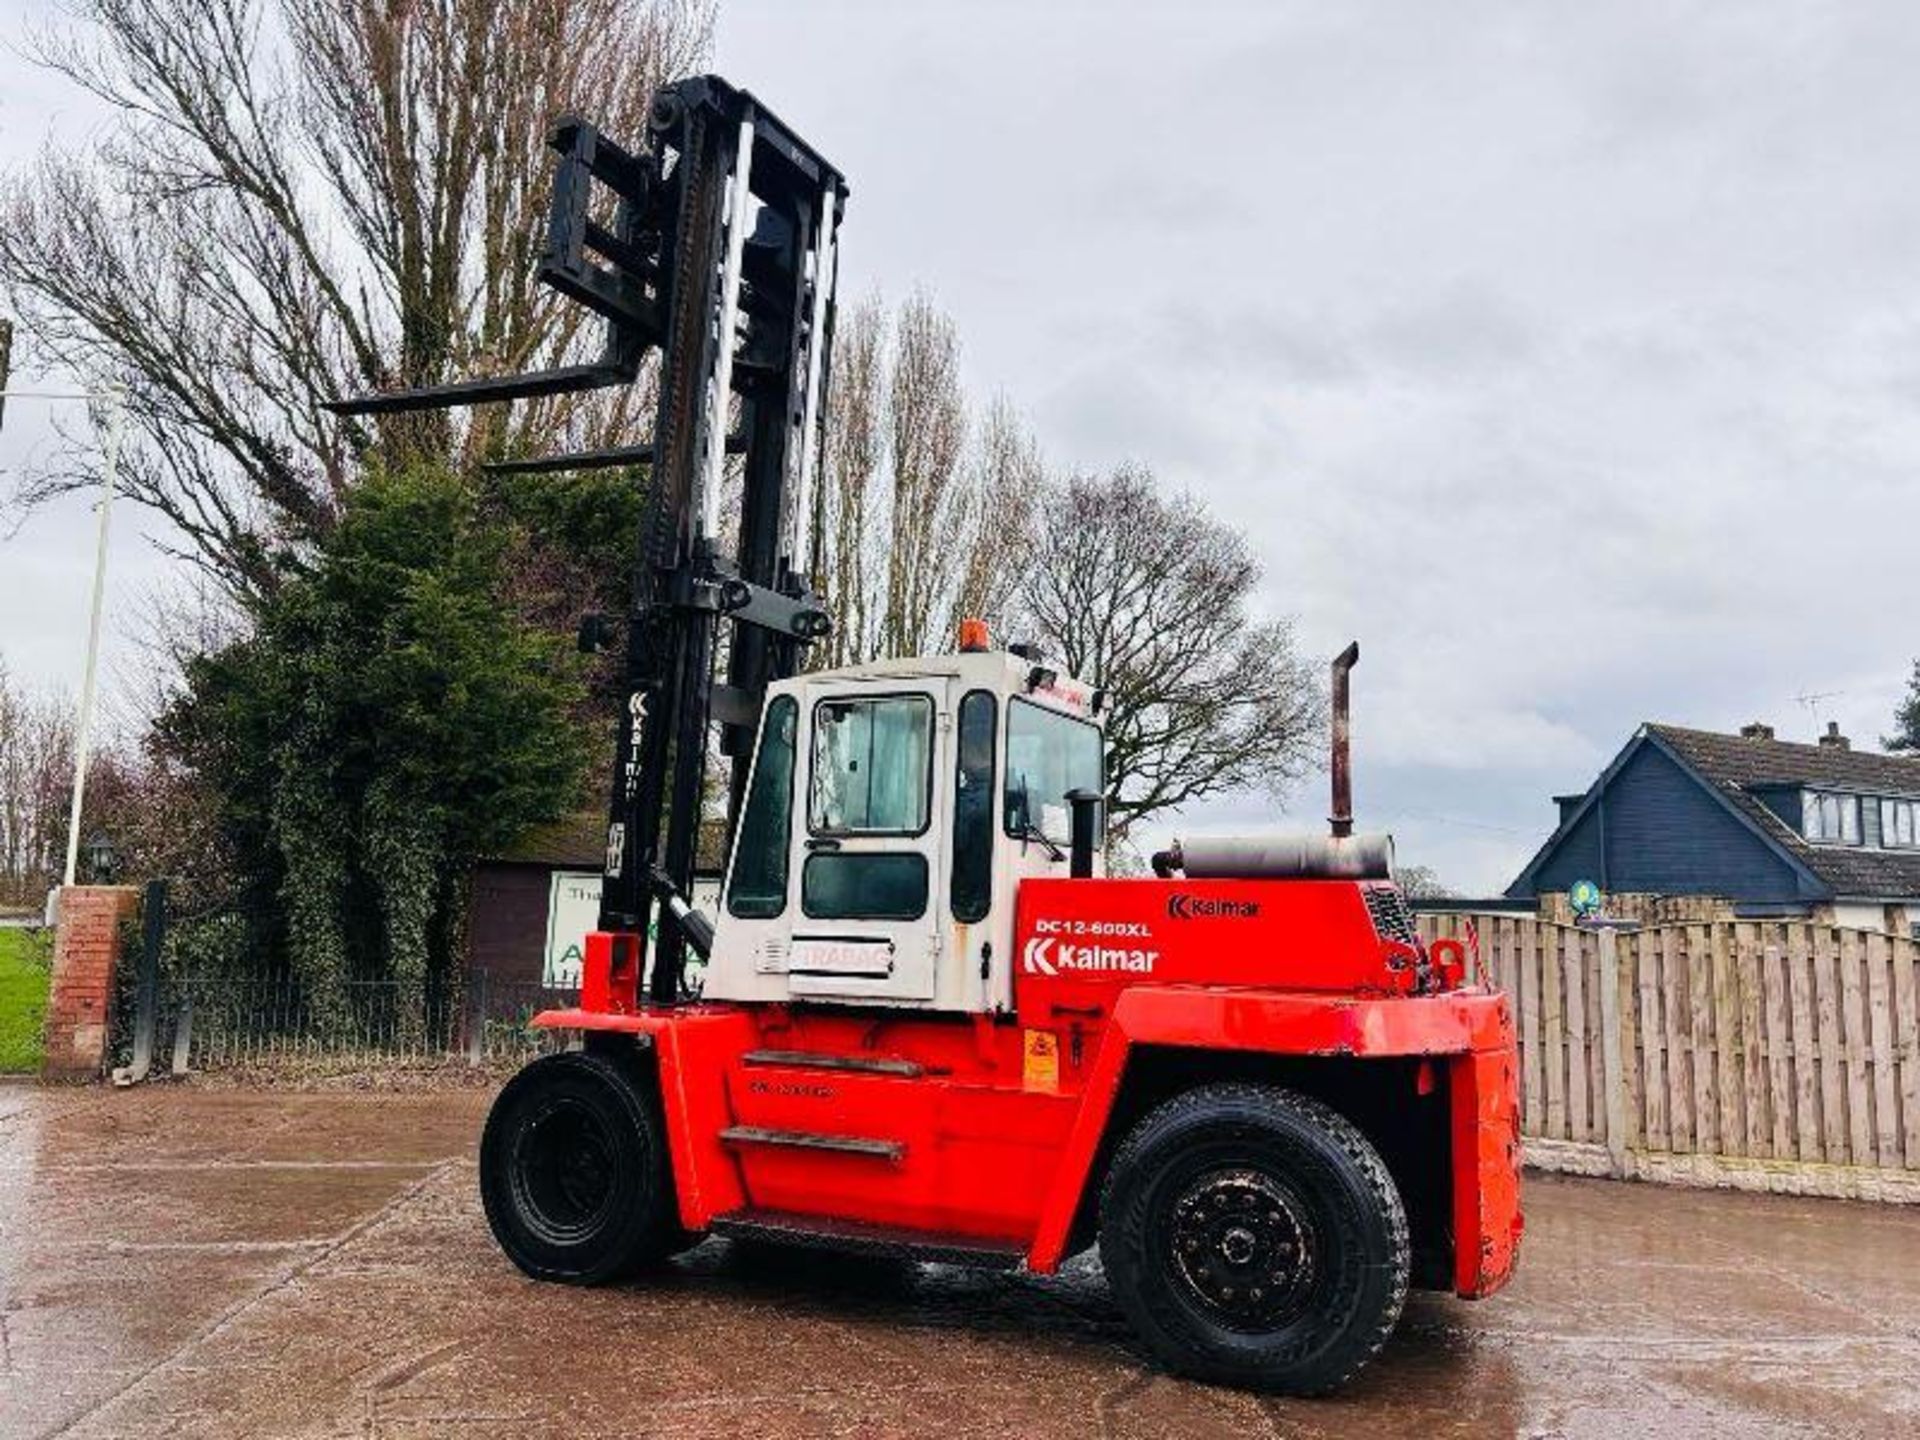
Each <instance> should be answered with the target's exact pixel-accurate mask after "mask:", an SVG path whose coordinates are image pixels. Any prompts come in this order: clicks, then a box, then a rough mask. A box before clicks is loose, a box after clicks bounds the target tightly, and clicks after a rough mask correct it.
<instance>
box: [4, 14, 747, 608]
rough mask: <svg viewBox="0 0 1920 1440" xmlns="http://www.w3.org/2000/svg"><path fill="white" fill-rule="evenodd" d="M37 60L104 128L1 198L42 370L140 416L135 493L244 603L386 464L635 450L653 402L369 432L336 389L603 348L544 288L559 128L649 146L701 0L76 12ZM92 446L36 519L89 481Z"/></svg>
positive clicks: (135, 434) (701, 24)
mask: <svg viewBox="0 0 1920 1440" xmlns="http://www.w3.org/2000/svg"><path fill="white" fill-rule="evenodd" d="M75 11H76V15H75V19H76V22H77V23H75V24H73V25H71V26H69V27H67V28H66V29H63V30H61V31H59V32H56V33H54V34H51V35H48V36H43V37H41V39H40V41H39V46H38V58H40V60H41V61H42V62H43V63H44V64H46V65H48V66H50V67H51V68H53V69H54V70H56V71H58V72H60V73H62V74H64V75H65V76H67V77H68V78H70V79H71V80H72V81H74V82H75V83H76V84H78V85H79V86H81V87H83V88H84V89H86V90H87V91H89V92H91V93H92V94H93V95H94V96H96V97H98V98H99V99H101V100H103V101H105V102H106V104H107V105H108V106H109V107H110V108H111V111H112V113H113V115H114V117H115V119H114V123H113V124H112V125H111V126H110V127H109V128H108V130H107V131H106V132H105V134H104V136H103V137H102V138H101V139H100V140H99V141H98V142H97V143H96V144H95V145H93V146H92V147H91V148H90V149H89V150H88V151H86V152H84V153H72V152H69V151H63V150H60V149H57V148H49V149H48V150H47V151H46V152H45V154H44V155H43V156H42V157H41V159H40V161H39V162H38V164H37V165H36V166H34V167H32V168H31V169H30V170H28V171H26V172H24V173H20V174H16V175H14V176H13V177H11V179H10V182H9V183H8V184H7V185H6V187H5V189H4V192H3V193H0V285H4V287H5V289H6V291H7V293H8V294H9V295H10V297H11V298H12V300H13V302H14V304H15V306H16V308H17V309H18V311H19V313H20V315H21V317H22V320H23V322H24V323H23V325H22V328H21V338H22V340H23V341H25V342H28V343H29V344H30V345H31V347H32V350H33V352H34V356H35V358H36V360H38V361H39V362H41V363H43V364H44V363H53V364H57V365H62V366H66V367H70V368H73V369H75V370H78V371H82V372H85V373H88V374H90V375H97V376H100V377H102V378H110V379H113V380H115V381H117V382H118V383H120V384H122V385H123V386H124V387H125V388H126V391H127V394H128V400H129V420H130V437H129V438H130V442H131V443H130V445H129V449H128V453H127V455H126V459H125V469H124V473H123V481H122V483H123V485H124V487H125V489H126V490H127V492H128V493H130V494H131V495H132V496H133V497H134V498H136V499H138V500H140V501H142V502H143V503H145V504H147V505H149V506H151V507H152V508H154V509H155V510H157V511H159V512H160V513H161V514H162V515H164V516H165V517H166V518H167V519H168V520H169V521H170V522H172V527H173V529H174V530H175V531H176V532H177V534H178V535H179V536H180V537H181V544H182V547H183V549H184V551H185V553H186V554H187V555H188V556H189V558H191V559H192V560H193V561H195V562H196V563H198V564H199V565H201V566H202V567H203V568H205V569H206V570H207V571H208V572H209V573H211V574H212V575H214V576H216V577H217V578H218V579H219V580H220V581H221V582H222V583H224V584H226V585H229V586H231V587H234V588H236V589H242V590H244V589H259V588H264V587H267V586H270V585H271V584H272V583H273V577H274V575H275V573H276V562H275V555H276V551H277V550H278V549H279V548H280V547H282V546H284V545H286V544H288V543H294V544H298V543H299V542H300V541H301V540H302V539H303V538H305V537H307V536H310V535H312V534H315V533H317V532H319V531H322V530H324V529H325V528H326V527H327V526H328V525H329V524H330V522H331V520H332V518H333V516H334V514H335V513H336V508H337V505H338V501H339V498H340V495H341V493H342V491H343V489H344V487H346V486H347V485H349V484H351V483H352V480H353V478H354V475H355V474H356V472H357V470H358V468H359V466H360V465H361V464H362V463H363V461H364V460H365V458H366V457H367V455H368V453H369V451H371V450H374V449H376V448H384V449H388V450H393V449H401V450H404V449H407V448H410V447H422V448H426V449H429V450H433V451H436V452H439V453H441V454H446V453H448V452H449V451H451V453H453V454H454V455H455V457H456V459H459V460H463V461H471V460H473V459H475V458H478V457H480V456H482V455H485V454H488V453H499V452H512V451H518V450H521V449H526V448H532V447H534V446H539V445H544V444H547V443H551V442H552V441H554V440H555V439H556V438H562V439H564V440H566V441H569V442H572V441H576V440H579V441H594V440H598V439H600V438H603V437H605V436H609V435H612V434H616V433H617V434H622V435H629V437H630V431H631V427H632V423H633V421H634V420H635V419H636V417H638V416H639V415H641V414H642V413H643V407H644V404H645V396H644V394H643V393H642V390H643V387H635V388H633V389H631V390H623V391H619V392H608V393H605V394H602V395H601V396H600V397H599V398H598V399H597V400H595V401H594V402H592V403H582V402H579V401H577V400H574V401H568V402H559V403H557V402H554V401H551V400H549V401H536V402H528V403H525V404H521V405H516V406H513V407H511V408H508V409H494V410H490V411H488V412H486V413H485V414H483V415H481V416H480V417H479V418H477V419H475V420H473V421H471V422H466V423H462V422H455V421H451V420H449V419H448V418H446V417H445V416H429V417H418V416H416V417H399V418H396V419H393V420H391V421H387V422H382V423H381V424H379V425H376V426H372V427H369V426H367V425H365V424H364V423H361V422H339V421H335V420H333V419H331V418H330V417H328V416H326V415H325V414H324V413H323V412H321V411H320V410H319V408H318V406H319V404H320V402H321V401H323V400H325V399H328V398H331V397H333V396H336V395H340V394H343V393H350V392H354V391H359V390H363V389H367V388H373V387H381V386H386V385H391V384H421V383H428V382H432V381H436V380H440V379H444V378H447V377H449V376H451V375H454V374H456V373H458V374H463V375H470V374H483V373H488V372H498V371H506V370H513V369H520V368H525V367H529V366H535V365H540V364H547V363H553V362H554V361H556V360H557V359H559V358H561V357H563V356H567V355H571V354H574V353H577V352H578V351H579V350H580V349H581V348H582V347H584V346H586V345H589V344H590V343H592V341H593V339H594V337H593V336H592V335H590V334H588V333H586V329H585V328H583V321H582V317H581V312H580V311H579V309H578V307H574V306H568V305H566V304H565V303H564V302H560V301H559V300H558V297H556V296H555V295H554V294H553V293H552V292H551V291H548V290H546V289H544V288H543V287H541V286H539V285H537V284H536V283H535V281H534V278H533V277H534V268H535V267H534V261H535V258H536V253H537V247H538V246H539V244H540V243H541V234H542V229H543V227H542V226H541V224H540V218H541V216H540V211H541V207H542V206H543V204H544V199H545V193H546V183H547V175H548V171H549V166H548V163H547V158H546V155H545V153H544V143H545V138H546V133H547V131H548V129H549V127H550V125H551V124H552V122H553V121H554V120H555V119H556V118H557V117H558V116H559V115H560V114H561V113H563V112H565V111H568V110H579V111H581V112H582V113H585V114H588V115H590V116H592V117H593V118H594V119H595V120H596V121H598V122H600V123H601V124H603V125H604V126H605V127H606V128H607V129H608V130H609V132H610V133H612V134H615V135H627V136H632V135H637V134H639V133H640V131H641V127H642V125H643V123H644V117H645V114H646V106H647V103H648V101H649V99H650V97H651V95H652V92H653V90H654V89H655V87H656V86H657V85H658V84H659V83H660V82H661V81H662V80H663V79H665V78H668V77H669V76H670V75H672V74H673V73H676V72H679V71H682V70H685V69H687V68H689V67H690V66H691V65H692V64H693V63H695V62H696V61H697V60H698V59H699V57H700V56H701V55H702V54H703V53H704V51H705V49H706V46H707V44H708V40H709V35H710V30H711V19H712V3H711V0H564V3H556V0H418V3H411V4H406V5H393V4H389V3H385V0H76V4H75ZM92 463H93V462H92V461H91V460H90V459H89V458H87V457H86V456H84V455H83V454H82V453H81V452H79V451H77V450H75V451H73V452H71V453H70V454H69V455H67V456H66V457H65V460H64V461H63V462H62V463H59V464H57V465H55V466H54V467H53V468H50V469H45V470H41V471H39V472H37V473H35V474H33V475H31V476H29V477H27V479H26V481H25V483H24V484H23V485H22V487H21V488H20V490H19V492H18V494H17V495H16V497H15V498H16V500H17V501H19V502H21V503H24V504H27V505H31V504H34V503H36V502H38V501H41V500H44V499H46V498H48V497H49V496H51V495H55V494H58V493H60V492H61V491H63V490H66V489H68V488H72V487H74V486H78V485H87V484H91V483H93V477H92V476H91V475H90V474H89V473H88V470H89V469H90V467H91V464H92Z"/></svg>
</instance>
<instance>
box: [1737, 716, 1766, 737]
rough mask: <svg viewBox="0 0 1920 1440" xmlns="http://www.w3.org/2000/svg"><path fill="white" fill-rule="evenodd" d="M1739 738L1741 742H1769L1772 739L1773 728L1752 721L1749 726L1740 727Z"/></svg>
mask: <svg viewBox="0 0 1920 1440" xmlns="http://www.w3.org/2000/svg"><path fill="white" fill-rule="evenodd" d="M1740 738H1741V739H1742V740H1771V739H1773V726H1771V725H1767V724H1763V723H1762V722H1761V721H1758V720H1756V721H1754V722H1753V723H1752V724H1751V725H1742V726H1741V727H1740Z"/></svg>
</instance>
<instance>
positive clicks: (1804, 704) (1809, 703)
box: [1793, 690, 1847, 734]
mask: <svg viewBox="0 0 1920 1440" xmlns="http://www.w3.org/2000/svg"><path fill="white" fill-rule="evenodd" d="M1846 693H1847V692H1846V691H1844V690H1808V691H1804V692H1802V693H1801V694H1799V695H1796V696H1794V697H1793V698H1794V701H1795V702H1796V703H1797V704H1798V705H1799V706H1800V708H1801V709H1803V710H1805V711H1806V712H1807V714H1808V715H1809V716H1811V717H1812V719H1813V729H1814V733H1815V734H1818V733H1819V730H1820V722H1821V721H1822V720H1823V719H1825V718H1826V717H1825V716H1823V715H1822V714H1821V713H1820V706H1821V702H1823V701H1826V700H1838V699H1839V698H1840V697H1841V696H1842V695H1844V694H1846Z"/></svg>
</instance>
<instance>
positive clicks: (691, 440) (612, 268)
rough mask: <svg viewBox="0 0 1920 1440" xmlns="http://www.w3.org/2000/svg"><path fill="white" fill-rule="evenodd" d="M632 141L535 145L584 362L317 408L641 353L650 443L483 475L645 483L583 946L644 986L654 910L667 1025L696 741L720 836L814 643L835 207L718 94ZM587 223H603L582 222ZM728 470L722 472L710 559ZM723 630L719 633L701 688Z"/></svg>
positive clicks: (768, 131) (570, 136) (436, 391)
mask: <svg viewBox="0 0 1920 1440" xmlns="http://www.w3.org/2000/svg"><path fill="white" fill-rule="evenodd" d="M648 131H649V148H647V149H645V150H641V151H632V150H629V149H626V148H624V147H623V146H621V145H620V144H618V143H616V142H615V141H613V140H610V139H608V138H607V137H606V136H604V135H602V134H600V133H599V132H598V131H597V130H596V129H595V128H594V127H593V126H592V125H590V124H588V123H587V122H586V121H584V120H581V119H577V118H568V119H565V120H563V121H561V122H560V123H559V124H558V125H557V126H556V127H555V130H554V132H553V136H552V140H551V144H552V147H553V149H554V150H555V151H556V152H558V154H559V157H560V158H559V163H558V166H557V167H556V169H555V173H554V180H553V191H552V207H551V215H550V220H549V228H548V234H547V244H546V250H545V253H544V255H543V256H542V259H541V263H540V270H539V278H540V279H541V281H542V282H543V283H545V284H547V285H550V286H552V287H553V288H554V289H556V290H558V291H560V292H561V293H562V294H564V295H566V296H568V297H570V298H571V299H573V300H575V301H577V302H578V303H579V304H581V305H584V306H586V307H587V308H588V309H590V310H593V311H595V312H596V313H597V314H599V315H600V316H601V317H602V318H603V319H604V320H605V322H606V330H605V335H606V339H605V344H604V346H603V349H602V352H601V354H600V356H599V358H598V359H597V360H595V361H593V362H591V363H588V364H574V365H565V366H561V367H558V368H555V369H549V370H541V371H535V372H532V373H529V374H524V375H513V376H505V377H499V378H487V379H476V380H465V381H457V382H454V383H451V384H444V385H433V386H426V387H422V388H418V389H411V390H400V391H390V392H383V393H379V394H373V395H365V396H359V397H356V398H353V399H349V400H342V401H336V402H334V403H333V404H332V405H330V406H329V407H328V408H329V409H331V410H333V411H335V412H336V413H338V414H341V415H345V416H374V417H378V416H382V415H392V414H398V413H404V412H408V411H417V410H437V409H446V408H451V407H455V406H463V405H479V404H487V403H492V402H500V401H513V400H521V399H531V398H535V397H541V396H551V395H562V394H569V393H575V392H580V391H586V390H594V389H601V388H606V387H611V386H621V385H632V384H635V383H637V382H638V381H639V379H640V376H641V370H642V366H643V362H644V360H645V358H646V355H647V352H648V351H650V350H658V351H659V354H660V360H659V367H658V373H657V384H658V394H659V403H658V408H657V411H656V415H655V420H654V427H653V435H652V438H651V440H649V441H647V442H645V443H635V444H631V445H622V446H615V447H612V448H608V449H604V450H595V451H585V452H578V453H572V454H561V455H549V456H542V457H538V458H533V459H517V460H509V461H504V462H500V463H496V464H493V465H490V466H488V467H487V468H488V469H489V470H491V471H493V472H495V473H519V474H540V473H553V472H570V471H578V470H585V469H595V468H609V467H631V468H633V469H634V470H635V472H636V473H637V472H638V470H639V468H640V467H645V468H646V469H647V471H648V478H647V481H646V486H645V501H644V505H643V507H642V514H641V522H640V532H639V541H638V547H637V551H636V554H635V556H634V568H633V586H632V598H631V602H630V604H629V607H628V613H627V635H626V642H627V643H626V668H625V684H624V695H625V703H624V704H623V705H622V706H621V707H620V717H619V739H618V750H617V751H616V754H615V757H614V765H613V776H612V794H611V797H610V801H609V805H608V816H607V853H606V870H605V876H604V879H603V881H602V887H601V901H600V922H599V928H600V929H601V930H602V931H607V932H610V933H613V934H615V935H618V936H621V937H623V939H624V940H625V941H626V943H628V944H630V945H632V946H633V947H634V955H633V960H632V963H633V964H634V967H635V969H636V971H637V972H638V973H645V972H646V968H647V956H646V946H647V941H648V920H649V916H650V915H651V913H652V911H653V907H654V905H655V903H656V902H658V903H659V906H660V917H661V920H662V923H661V924H660V925H659V927H658V936H657V941H656V943H657V946H658V949H657V951H656V953H655V955H654V957H653V966H652V979H651V982H650V987H649V988H650V998H651V999H652V1000H653V1002H654V1003H655V1004H672V1003H674V1002H675V1001H676V1000H678V998H679V997H680V992H681V988H682V975H683V973H684V967H685V959H686V951H687V948H688V946H689V944H691V945H692V946H693V948H694V949H696V950H697V951H699V952H700V953H702V954H704V953H705V951H706V950H707V948H708V946H709V944H710V943H711V935H712V932H711V929H710V927H709V925H708V924H707V922H706V921H705V920H704V919H703V918H702V917H701V916H699V915H698V914H697V913H695V912H693V911H692V910H691V909H690V908H689V906H688V904H687V896H688V895H689V894H690V893H691V890H692V885H693V869H694V861H695V852H696V849H697V846H698V840H699V834H700V822H701V812H702V810H703V808H704V796H703V788H704V787H703V782H704V779H705V775H706V762H707V743H708V739H709V727H710V725H712V724H714V723H716V722H717V723H718V724H719V726H720V748H721V752H722V753H723V754H725V755H727V756H728V757H729V759H730V775H729V782H728V804H727V818H728V830H729V833H731V830H732V826H733V823H734V820H735V818H736V817H737V816H738V814H739V810H740V803H741V799H742V796H743V793H744V790H745V786H746V779H747V771H748V767H749V765H750V763H751V758H752V749H753V737H754V731H755V727H756V726H757V724H758V720H759V715H760V709H761V703H762V699H763V696H764V693H765V690H766V687H767V685H768V684H769V683H770V682H771V681H774V680H778V679H784V678H786V677H788V676H790V675H793V674H794V673H795V672H796V670H797V669H798V668H799V664H800V658H801V652H802V650H803V648H804V647H805V646H807V645H809V644H811V643H812V642H813V641H815V640H818V639H820V638H822V637H823V636H825V635H826V634H827V633H829V631H830V629H831V621H830V620H829V618H828V615H827V612H826V609H825V607H824V605H823V604H822V602H821V600H820V598H819V597H818V596H817V595H815V594H814V593H813V591H812V588H811V581H810V577H811V575H812V573H813V569H814V564H813V562H814V556H813V555H812V554H811V550H810V545H811V537H812V536H813V534H814V533H815V529H816V527H815V526H814V524H813V511H814V503H815V502H814V496H815V489H816V487H815V476H816V473H817V471H818V469H819V466H820V448H821V434H822V430H823V427H824V424H825V418H826V395H827V386H828V383H829V378H830V375H829V370H830V357H831V353H832V337H833V318H834V279H835V273H836V270H837V262H838V247H837V231H838V227H839V223H840V217H841V215H842V212H843V210H844V207H845V203H846V196H847V186H846V181H845V179H844V178H843V177H842V176H841V174H840V173H839V172H838V171H837V170H835V169H834V168H833V167H832V166H831V165H829V164H828V163H827V162H826V161H825V160H824V159H822V158H821V156H820V155H819V154H818V153H817V152H816V151H814V150H813V149H812V147H810V146H809V145H807V144H806V143H805V142H804V141H803V140H801V139H800V138H799V137H798V136H796V135H795V134H794V133H793V131H791V130H790V129H788V128H787V127H786V126H785V125H784V124H782V123H781V122H780V120H779V119H778V117H776V116H775V115H774V114H773V113H772V112H771V111H769V110H768V109H767V108H766V107H765V106H764V105H762V104H761V103H760V102H759V101H757V100H756V99H754V97H753V96H752V95H750V94H749V93H747V92H746V91H744V90H738V89H735V88H734V87H733V86H731V85H729V84H727V83H726V82H725V81H724V80H721V79H719V78H718V77H716V76H711V75H708V76H699V77H695V78H691V79H686V80H681V81H677V82H675V83H673V84H670V85H666V86H664V87H662V89H661V90H660V91H659V93H658V94H657V95H656V96H655V97H654V101H653V106H652V110H651V113H650V114H649V117H648ZM603 192H605V195H606V196H609V197H610V198H611V202H612V203H611V206H610V208H609V205H608V200H607V199H606V198H603ZM596 202H598V203H596ZM608 214H610V217H611V223H610V224H607V223H603V222H602V219H600V218H597V217H599V216H605V215H608ZM736 395H737V396H738V397H739V400H740V404H739V421H738V428H737V429H736V428H733V410H734V406H733V404H732V401H733V397H734V396H736ZM732 454H737V455H740V456H742V457H743V468H742V471H741V494H740V501H739V510H738V519H737V524H735V525H734V526H733V527H732V529H733V533H732V534H731V535H730V536H729V535H728V533H727V529H726V527H725V526H724V525H723V520H722V509H723V506H722V497H723V494H724V493H725V492H726V490H727V487H728V479H729V477H728V466H727V457H728V456H729V455H732ZM729 544H730V548H729ZM723 617H724V618H726V619H728V620H730V621H732V625H731V627H730V633H729V634H728V636H727V652H726V673H725V678H724V680H719V681H716V679H715V661H716V656H715V647H716V643H717V640H718V630H719V621H720V620H721V619H722V618H723ZM605 640H606V626H605V623H604V621H602V620H601V619H600V618H599V617H589V618H588V620H587V621H586V622H585V623H584V624H583V625H582V627H581V643H582V646H583V648H587V649H599V648H602V647H603V645H604V643H605Z"/></svg>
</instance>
